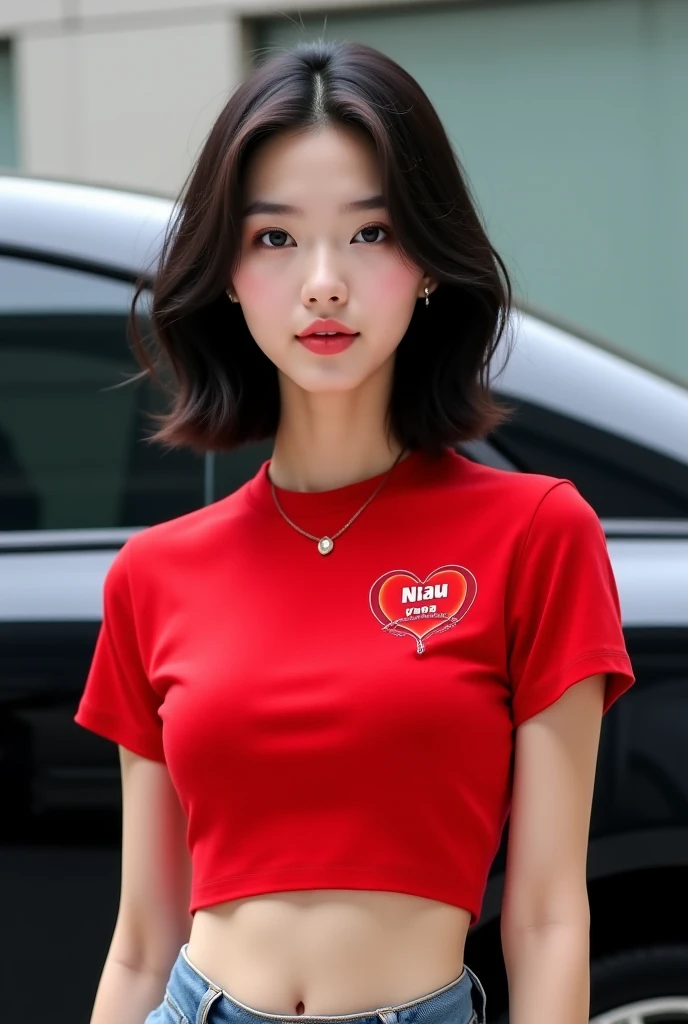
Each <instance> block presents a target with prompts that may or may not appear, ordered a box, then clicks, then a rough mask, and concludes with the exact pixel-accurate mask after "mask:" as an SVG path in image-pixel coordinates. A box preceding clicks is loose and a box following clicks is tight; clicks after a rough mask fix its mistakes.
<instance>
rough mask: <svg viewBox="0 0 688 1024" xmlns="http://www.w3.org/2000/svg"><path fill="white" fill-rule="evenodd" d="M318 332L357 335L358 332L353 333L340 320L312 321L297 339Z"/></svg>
mask: <svg viewBox="0 0 688 1024" xmlns="http://www.w3.org/2000/svg"><path fill="white" fill-rule="evenodd" d="M318 331H335V332H336V333H337V334H358V331H353V330H352V329H351V328H350V327H347V326H346V324H343V323H342V322H341V321H340V320H314V321H313V323H312V324H310V326H309V327H306V328H305V329H304V330H303V331H301V333H300V334H298V335H297V337H298V338H307V337H308V335H309V334H316V333H317V332H318Z"/></svg>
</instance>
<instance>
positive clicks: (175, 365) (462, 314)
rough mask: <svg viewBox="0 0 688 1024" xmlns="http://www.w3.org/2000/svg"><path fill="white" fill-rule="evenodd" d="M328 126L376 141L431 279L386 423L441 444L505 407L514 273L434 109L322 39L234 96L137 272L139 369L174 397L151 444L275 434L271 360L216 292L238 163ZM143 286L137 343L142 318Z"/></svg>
mask: <svg viewBox="0 0 688 1024" xmlns="http://www.w3.org/2000/svg"><path fill="white" fill-rule="evenodd" d="M337 124H343V125H348V126H355V127H357V128H358V129H360V130H361V131H363V132H365V133H367V135H368V136H369V137H370V138H371V139H372V141H373V143H374V145H375V149H376V151H377V157H378V161H379V167H380V172H381V177H382V192H383V195H384V197H385V202H386V205H387V209H388V211H389V215H390V219H391V223H392V227H393V230H394V232H395V236H396V239H397V243H398V245H399V247H400V250H401V252H402V255H405V256H406V257H408V258H409V259H410V260H411V261H413V263H415V264H416V265H417V266H418V267H420V268H422V270H423V271H424V272H425V273H427V274H429V275H430V276H432V277H433V278H435V279H436V280H437V281H438V282H439V283H438V286H437V288H436V289H435V291H434V292H433V294H432V297H431V300H430V305H429V307H426V306H425V304H424V303H422V302H420V303H416V308H415V309H414V312H413V315H412V317H411V321H410V323H409V326H408V329H407V331H406V333H405V334H404V336H403V338H402V339H401V340H400V343H399V346H398V348H397V351H396V354H395V363H394V377H393V388H392V395H391V399H390V406H389V409H388V426H389V428H390V429H391V430H392V432H393V433H394V434H395V435H396V437H397V438H398V440H399V441H400V442H401V444H403V445H404V446H405V447H406V448H407V449H409V450H414V449H424V450H425V451H428V452H431V453H436V452H439V451H440V450H442V449H443V448H445V447H447V446H455V445H456V444H458V443H460V442H461V441H466V440H471V439H475V438H478V437H481V436H484V435H485V434H487V433H489V432H490V431H491V430H492V429H493V428H494V427H496V426H497V425H498V424H499V423H501V422H502V421H503V420H504V419H506V418H507V415H508V414H509V412H510V410H509V409H507V408H506V407H505V406H502V405H500V404H498V403H497V401H496V399H495V397H494V396H493V394H492V393H491V391H490V387H489V370H490V364H491V361H492V359H493V356H494V355H495V352H496V349H497V345H498V343H499V341H500V339H501V338H502V336H503V335H504V332H505V329H506V327H507V325H508V323H509V313H510V308H511V300H512V291H511V283H510V281H509V276H508V273H507V270H506V267H505V265H504V262H503V261H502V259H501V258H500V256H499V255H498V253H497V252H496V251H495V249H494V248H493V247H492V245H491V244H490V242H489V240H488V238H487V235H486V232H485V229H484V227H483V225H482V223H481V220H480V217H479V214H478V212H477V209H476V204H475V202H474V200H473V199H472V196H471V192H470V187H469V185H468V183H467V181H466V178H465V175H464V173H463V171H462V168H461V164H460V161H459V160H458V158H457V156H456V154H455V153H454V151H453V149H452V146H451V144H450V142H449V139H448V138H447V134H446V132H445V130H444V128H443V126H442V123H441V121H440V119H439V117H438V115H437V112H436V111H435V109H434V107H433V106H432V104H431V102H430V100H429V99H428V97H427V96H426V95H425V93H424V92H423V90H422V89H421V88H420V86H419V85H418V83H417V82H416V81H415V80H414V79H413V78H412V77H411V75H409V74H408V73H407V72H406V71H404V69H403V68H401V67H400V66H399V65H398V64H396V63H395V62H394V61H393V60H391V59H390V58H389V57H387V56H385V55H384V54H382V53H380V52H379V51H377V50H375V49H373V48H372V47H369V46H365V45H363V44H360V43H344V42H325V41H323V40H320V41H317V42H308V43H300V44H299V45H297V46H296V47H294V48H293V49H290V50H288V51H285V52H281V53H279V54H278V55H277V56H273V57H272V58H271V59H269V60H267V61H266V62H265V63H263V64H261V65H260V66H258V67H257V68H256V69H255V70H254V71H253V72H252V73H251V74H250V75H249V76H248V78H247V79H246V80H245V81H244V82H243V83H242V84H241V85H240V86H239V87H238V88H237V89H236V91H235V92H234V93H233V94H232V95H231V97H230V98H229V100H228V101H227V103H226V105H225V106H224V108H223V110H222V111H221V112H220V114H219V116H218V117H217V119H216V121H215V123H214V125H213V126H212V128H211V130H210V132H209V134H208V136H207V139H206V140H205V142H204V144H203V147H202V149H201V152H200V154H199V156H198V158H197V160H196V162H195V165H194V167H193V168H192V170H191V173H190V174H189V176H188V178H187V180H186V182H185V183H184V185H183V186H182V189H181V192H180V194H179V197H178V199H177V202H176V204H175V208H174V211H173V215H172V217H171V218H170V221H169V223H168V225H167V229H166V232H165V237H164V240H163V244H162V250H161V253H160V258H159V260H158V264H157V268H156V270H155V272H154V273H153V274H152V275H151V276H147V275H145V274H144V275H141V276H140V277H139V280H138V281H137V283H136V288H135V292H134V298H133V301H132V306H131V312H130V316H129V321H128V327H129V330H130V332H131V335H132V338H133V350H134V354H135V355H136V358H137V360H138V362H139V365H140V366H142V368H143V369H142V370H141V372H140V373H138V374H136V375H134V377H133V378H132V379H134V380H137V379H139V378H140V377H142V376H148V375H150V376H151V377H152V378H153V379H154V380H156V381H157V382H158V383H159V384H162V385H163V388H164V389H165V390H166V391H167V392H168V393H169V395H170V396H171V399H172V403H171V408H170V409H169V411H168V412H165V413H162V414H157V415H154V416H152V418H153V420H155V422H156V424H157V427H158V429H157V431H156V433H154V434H153V435H152V436H151V437H149V438H148V440H149V441H151V442H156V441H157V442H160V443H162V444H164V445H166V446H168V447H190V448H192V449H194V450H196V451H201V452H204V451H227V450H231V449H233V448H236V447H238V446H240V445H242V444H245V443H247V442H251V441H259V440H264V439H266V438H270V437H274V435H275V432H276V430H277V426H278V423H279V417H280V396H279V388H278V378H277V370H276V368H275V366H274V365H273V363H271V361H270V360H269V359H268V358H267V357H266V356H265V355H264V353H263V352H262V351H261V349H260V348H259V347H258V345H257V344H256V343H255V341H254V340H253V338H252V336H251V334H250V333H249V330H248V327H247V325H246V322H245V320H244V316H243V312H242V310H241V307H240V306H239V305H236V304H233V303H231V302H230V300H229V298H228V296H227V294H226V291H225V289H226V287H227V285H228V281H229V280H230V279H231V277H232V275H233V273H234V272H235V270H236V268H237V265H238V262H239V257H240V254H241V206H242V183H243V175H244V171H245V167H246V163H247V161H248V159H249V158H250V157H251V156H252V155H253V154H254V152H255V150H256V148H257V147H258V146H260V144H261V142H263V141H264V140H265V139H266V138H268V137H269V136H272V135H274V134H275V133H277V132H281V131H285V130H297V129H301V130H303V129H306V130H308V129H310V128H313V129H315V128H319V127H322V126H325V125H337ZM144 289H150V291H151V295H150V299H151V304H150V333H149V337H148V339H147V340H146V342H145V343H144V339H143V338H142V336H141V334H140V332H139V330H138V327H137V322H136V320H137V317H136V304H137V300H138V299H139V297H140V295H141V293H142V292H143V291H144ZM163 370H164V375H165V377H166V381H163V379H162V371H163Z"/></svg>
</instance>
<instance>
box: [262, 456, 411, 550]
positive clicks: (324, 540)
mask: <svg viewBox="0 0 688 1024" xmlns="http://www.w3.org/2000/svg"><path fill="white" fill-rule="evenodd" d="M404 451H405V449H404V448H402V450H401V451H400V452H399V454H398V455H397V457H396V459H395V460H394V462H393V463H392V465H391V466H390V467H389V469H388V470H387V472H386V473H385V475H384V476H383V478H382V480H381V481H380V483H379V484H378V485H377V487H376V488H375V490H374V491H373V493H372V494H371V495H370V497H369V498H366V500H365V501H364V502H363V504H362V505H361V507H360V508H359V510H358V512H354V514H353V515H352V517H351V519H350V520H349V522H348V523H345V524H344V526H342V528H341V530H337V532H336V533H333V534H332V536H331V537H328V536H327V535H326V536H324V537H316V536H315V535H314V534H312V533H307V532H306V530H302V529H301V527H300V526H297V525H296V523H293V522H292V521H291V519H290V518H289V516H288V515H287V514H286V512H285V511H284V509H283V508H282V506H281V505H280V503H279V501H278V500H277V493H276V491H275V485H274V484H273V482H272V480H271V481H270V487H271V489H272V497H273V500H274V502H275V506H276V508H277V511H278V512H279V514H280V515H281V516H282V518H283V519H284V520H285V521H286V522H287V523H289V525H290V526H291V527H293V528H294V529H295V530H296V531H297V532H298V533H300V534H302V536H304V537H307V538H308V540H314V541H317V544H318V551H319V552H320V554H321V555H329V554H330V552H332V551H334V542H335V541H336V539H337V537H341V535H342V534H343V533H344V531H345V530H348V529H349V527H350V526H351V524H352V523H353V521H354V520H355V519H358V517H359V516H360V514H361V512H362V511H363V509H364V508H367V507H368V505H370V503H371V501H372V500H373V498H374V497H375V496H376V495H377V494H378V493H379V492H380V490H382V487H383V485H384V484H385V483H386V482H387V478H388V477H389V474H390V473H391V472H392V470H393V469H394V467H395V466H396V464H397V462H398V461H399V459H400V458H401V456H402V455H403V454H404Z"/></svg>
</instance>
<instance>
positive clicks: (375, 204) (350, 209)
mask: <svg viewBox="0 0 688 1024" xmlns="http://www.w3.org/2000/svg"><path fill="white" fill-rule="evenodd" d="M385 206H386V203H385V199H384V196H381V195H379V196H369V197H368V198H367V199H355V200H354V201H353V202H352V203H344V205H343V206H342V207H341V211H342V213H354V212H356V211H358V210H380V209H383V208H384V207H385ZM254 213H274V214H282V215H284V214H294V215H295V216H300V215H303V210H302V209H301V208H300V207H298V206H288V205H287V204H285V203H268V202H266V201H265V200H264V199H257V200H256V201H255V202H254V203H249V205H248V206H247V207H246V208H245V210H243V212H242V217H250V216H251V215H252V214H254Z"/></svg>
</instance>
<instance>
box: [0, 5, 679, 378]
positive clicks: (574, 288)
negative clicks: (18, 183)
mask: <svg viewBox="0 0 688 1024" xmlns="http://www.w3.org/2000/svg"><path fill="white" fill-rule="evenodd" d="M313 35H325V36H333V37H338V38H346V39H358V40H360V41H362V42H367V43H370V44H372V45H373V46H376V47H378V48H380V49H382V50H384V51H385V52H386V53H388V54H389V55H390V56H392V57H394V58H395V59H396V60H398V61H399V62H400V63H401V64H402V65H403V66H404V67H406V68H408V70H409V71H410V72H411V73H412V74H413V75H414V76H415V77H416V78H417V79H418V80H419V81H420V82H421V84H422V85H423V86H424V88H425V89H426V90H427V92H428V93H429V95H430V98H431V99H432V101H433V102H434V103H435V105H436V106H437V109H438V110H439V113H440V115H441V117H442V118H443V120H444V123H445V125H446V126H447V128H448V129H449V133H450V136H451V138H452V141H453V143H454V146H455V147H456V151H457V153H458V154H459V156H460V158H461V160H462V161H463V163H464V166H465V167H466V169H467V172H468V176H469V179H470V181H471V183H472V185H473V188H474V191H475V195H476V197H477V200H478V203H479V205H480V208H481V210H482V213H483V216H484V219H485V222H486V224H487V227H488V229H489V232H490V234H491V237H492V240H493V242H494V244H495V245H496V247H497V249H498V250H499V251H500V253H501V254H502V255H503V257H504V258H505V260H506V262H507V264H508V266H509V268H510V270H511V271H512V273H513V275H514V279H515V284H516V287H517V289H518V291H519V292H520V294H521V295H522V297H524V298H525V299H527V300H528V301H529V302H530V303H532V304H533V305H536V306H541V307H542V308H544V309H547V310H549V311H550V312H552V313H555V314H557V315H558V316H560V317H562V318H564V319H566V320H569V321H572V322H573V323H576V324H577V325H579V326H580V327H583V328H585V329H587V330H589V331H590V332H593V333H594V334H598V335H600V336H601V337H603V338H606V339H607V340H608V341H611V342H613V343H616V344H618V345H619V346H622V347H623V348H624V349H626V350H628V351H629V352H630V353H632V354H634V355H637V356H640V357H641V358H643V359H645V360H648V361H649V362H651V363H652V364H654V365H657V366H658V367H661V368H663V369H666V370H669V371H671V372H675V373H678V374H681V375H682V376H683V377H685V378H688V345H686V337H685V309H684V295H685V282H686V278H687V276H688V247H687V246H686V244H685V239H686V235H687V233H688V188H687V187H686V182H687V181H688V129H687V127H686V116H685V111H686V98H687V96H688V3H687V2H686V0H549V2H548V0H537V2H532V0H531V2H529V0H511V2H494V0H482V2H481V0H478V2H475V0H474V2H445V3H431V2H426V3H418V2H416V3H403V2H399V0H397V2H386V3H376V4H373V3H370V2H359V3H356V2H351V0H350V2H348V3H346V2H327V0H318V2H311V0H305V2H302V3H300V4H299V5H298V10H296V9H291V8H286V7H285V8H283V9H282V10H281V11H280V9H279V8H277V5H275V4H272V3H267V2H265V0H245V2H243V3H242V2H239V0H236V2H232V0H228V2H220V0H216V2H212V0H196V2H193V0H1V2H0V164H2V165H4V166H5V167H8V168H18V169H22V170H24V171H26V172H29V173H31V174H39V175H49V176H65V177H69V178H72V179H74V180H78V181H84V182H95V183H101V184H111V185H115V186H118V187H122V188H132V189H136V190H141V191H145V192H147V191H152V192H154V193H163V194H173V193H174V192H175V191H176V190H177V189H178V188H179V186H180V185H181V183H182V181H183V179H184V177H185V175H186V174H187V172H188V170H189V168H190V166H191V163H192V161H193V158H194V155H195V154H196V152H197V150H198V147H199V145H200V143H201V141H202V139H203V137H204V135H205V133H206V132H207V131H208V129H209V127H210V125H211V124H212V122H213V120H214V118H215V116H216V115H217V113H218V112H219V110H220V108H221V107H222V106H223V104H224V102H225V100H226V97H227V93H228V91H229V90H230V89H231V88H232V86H233V85H235V83H236V82H237V81H238V80H239V79H240V78H241V76H242V75H243V74H244V73H245V71H246V70H247V69H248V68H249V67H250V66H251V64H252V62H253V61H254V60H255V59H256V58H258V57H261V56H263V55H265V52H266V50H270V49H272V48H275V47H283V46H286V45H289V44H290V43H291V42H293V41H294V40H296V39H297V38H303V37H304V36H306V37H307V36H313ZM630 296H632V297H633V302H629V297H630Z"/></svg>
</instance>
